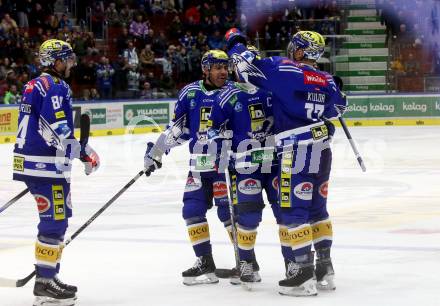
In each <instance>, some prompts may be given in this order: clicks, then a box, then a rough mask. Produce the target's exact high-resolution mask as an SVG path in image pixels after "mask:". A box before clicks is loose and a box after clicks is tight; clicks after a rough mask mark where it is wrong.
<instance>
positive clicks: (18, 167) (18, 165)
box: [14, 156, 24, 172]
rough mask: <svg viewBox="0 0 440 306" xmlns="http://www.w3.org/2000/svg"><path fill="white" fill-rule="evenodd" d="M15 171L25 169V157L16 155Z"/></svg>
mask: <svg viewBox="0 0 440 306" xmlns="http://www.w3.org/2000/svg"><path fill="white" fill-rule="evenodd" d="M14 171H21V172H23V171H24V157H21V156H14Z"/></svg>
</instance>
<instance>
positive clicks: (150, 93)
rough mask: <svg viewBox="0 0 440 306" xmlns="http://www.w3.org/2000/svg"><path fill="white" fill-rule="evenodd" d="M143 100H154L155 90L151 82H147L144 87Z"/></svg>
mask: <svg viewBox="0 0 440 306" xmlns="http://www.w3.org/2000/svg"><path fill="white" fill-rule="evenodd" d="M139 95H140V98H141V99H153V90H152V89H151V85H150V83H149V82H147V81H145V82H144V83H143V85H142V90H141V92H140V94H139Z"/></svg>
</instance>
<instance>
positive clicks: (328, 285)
mask: <svg viewBox="0 0 440 306" xmlns="http://www.w3.org/2000/svg"><path fill="white" fill-rule="evenodd" d="M316 288H318V289H319V290H325V291H331V290H336V284H335V280H334V275H326V276H324V277H323V279H322V280H321V281H318V282H317V284H316Z"/></svg>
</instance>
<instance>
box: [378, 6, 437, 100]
mask: <svg viewBox="0 0 440 306" xmlns="http://www.w3.org/2000/svg"><path fill="white" fill-rule="evenodd" d="M376 7H377V11H378V15H379V16H380V19H381V22H382V24H384V25H386V28H387V38H386V45H388V46H390V47H391V56H392V61H391V69H392V71H393V77H394V81H395V84H394V87H395V89H397V90H402V91H423V90H430V89H429V88H426V82H425V80H424V78H426V77H428V78H429V77H430V76H435V75H437V76H438V74H439V73H440V48H439V44H438V41H439V38H440V35H439V16H438V14H439V13H440V3H439V1H435V0H426V1H422V0H416V1H406V0H404V1H397V0H389V1H385V0H377V1H376ZM436 88H437V89H438V88H439V86H436Z"/></svg>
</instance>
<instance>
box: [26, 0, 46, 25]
mask: <svg viewBox="0 0 440 306" xmlns="http://www.w3.org/2000/svg"><path fill="white" fill-rule="evenodd" d="M45 20H46V12H45V11H44V10H43V7H42V6H41V4H40V3H38V2H36V3H35V5H34V8H33V9H32V12H31V13H30V15H29V25H30V26H31V27H43V26H44V21H45Z"/></svg>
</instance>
